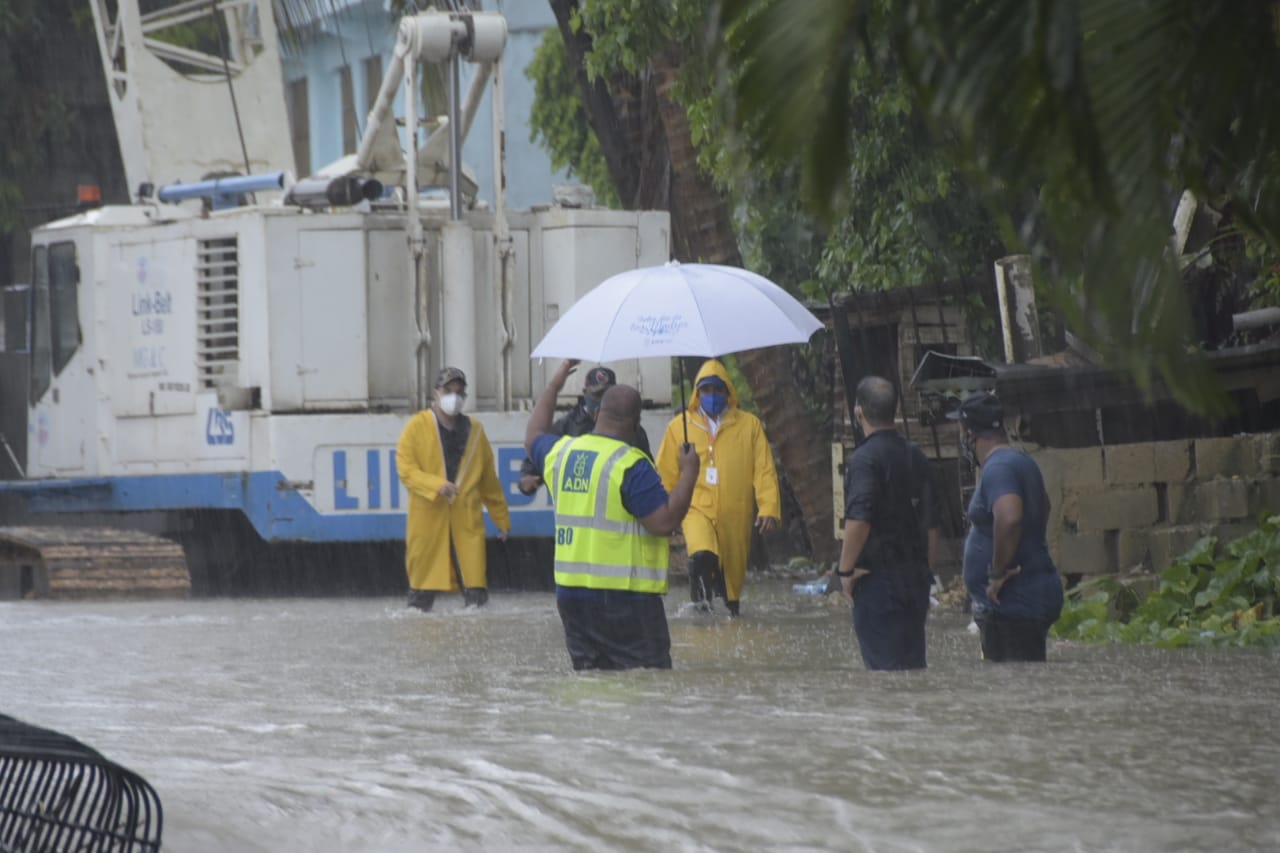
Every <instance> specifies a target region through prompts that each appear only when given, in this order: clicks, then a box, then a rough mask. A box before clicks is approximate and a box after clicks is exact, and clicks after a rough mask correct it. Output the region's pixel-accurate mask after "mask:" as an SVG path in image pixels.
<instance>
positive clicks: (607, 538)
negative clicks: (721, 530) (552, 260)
mask: <svg viewBox="0 0 1280 853" xmlns="http://www.w3.org/2000/svg"><path fill="white" fill-rule="evenodd" d="M577 363H578V362H577V361H576V360H575V359H569V360H566V361H564V362H562V363H561V365H560V367H559V368H558V369H557V370H556V372H555V374H554V375H553V376H552V377H551V380H550V381H549V382H548V383H547V387H546V388H545V389H544V390H543V392H542V395H541V396H540V397H539V398H538V402H537V404H536V405H535V406H534V408H533V414H532V415H530V417H529V425H528V427H527V428H526V429H525V451H526V452H527V453H528V454H529V458H530V459H532V460H533V461H534V463H535V464H537V465H539V466H540V467H541V470H542V472H543V474H542V476H543V479H544V480H545V481H546V483H547V489H548V491H549V492H550V493H551V499H552V501H553V502H554V503H555V518H556V534H555V542H556V557H555V579H556V608H557V610H559V612H560V621H561V623H562V624H563V625H564V636H565V645H566V646H567V648H568V650H569V657H570V660H572V662H573V668H574V669H578V670H580V669H631V668H633V667H653V668H660V669H670V668H671V635H670V633H669V632H668V629H667V614H666V611H665V609H664V608H663V601H662V599H663V596H664V595H665V594H666V592H667V558H668V543H667V536H669V535H670V534H671V532H672V531H673V530H675V529H676V527H677V526H678V525H679V524H680V521H681V519H682V518H684V515H685V513H686V512H687V511H688V509H689V500H690V498H691V497H692V495H693V485H694V483H695V482H696V481H697V478H698V457H697V454H696V453H695V452H694V451H693V450H692V449H691V448H685V449H684V450H683V451H680V452H679V453H678V464H679V468H680V474H679V476H678V478H677V480H676V483H675V487H674V488H673V490H672V491H671V493H670V494H668V493H667V491H666V489H664V488H663V486H662V481H661V480H660V479H659V477H658V474H657V471H655V470H654V468H653V464H652V463H651V462H650V461H649V457H648V456H647V455H645V453H643V452H642V451H641V450H639V449H638V448H636V447H635V441H636V431H637V429H638V428H639V426H640V394H639V393H638V392H637V391H636V389H634V388H632V387H630V386H627V385H614V386H613V387H611V388H609V389H608V390H607V391H605V393H604V395H603V396H602V397H601V398H600V409H599V410H598V411H597V413H596V418H595V428H594V430H593V431H592V432H590V433H587V434H585V435H581V436H558V435H555V434H554V433H551V432H549V430H550V428H551V416H552V414H553V413H554V411H555V404H556V397H557V396H559V394H560V390H561V389H562V388H563V387H564V384H565V381H566V380H567V379H568V378H569V374H570V373H571V372H572V371H573V368H574V366H575V365H577Z"/></svg>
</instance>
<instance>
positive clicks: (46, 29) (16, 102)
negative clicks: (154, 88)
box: [0, 0, 82, 232]
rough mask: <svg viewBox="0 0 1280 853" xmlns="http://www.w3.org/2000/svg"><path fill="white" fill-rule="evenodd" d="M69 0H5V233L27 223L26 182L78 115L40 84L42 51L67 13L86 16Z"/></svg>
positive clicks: (1, 72) (1, 9)
mask: <svg viewBox="0 0 1280 853" xmlns="http://www.w3.org/2000/svg"><path fill="white" fill-rule="evenodd" d="M68 6H69V0H52V2H48V3H35V2H31V0H0V92H4V93H5V96H4V97H3V98H0V126H2V127H4V128H5V131H4V135H3V137H0V232H2V231H11V230H15V229H18V228H21V227H23V226H24V224H25V219H24V214H23V207H24V205H25V204H26V203H27V201H26V197H25V196H24V194H23V190H22V187H23V182H24V181H25V180H26V179H28V178H29V176H30V175H32V174H38V173H40V172H42V171H45V170H46V169H47V168H48V164H49V162H50V156H49V153H50V151H51V150H54V149H56V148H57V147H59V146H64V145H66V143H67V140H68V138H69V136H70V133H71V128H72V125H73V119H74V117H73V116H72V115H71V114H70V112H69V110H68V109H67V106H66V103H65V102H64V101H63V100H62V98H60V97H58V96H57V95H55V94H53V93H51V92H50V91H49V90H48V89H47V88H46V87H44V86H43V85H41V80H42V74H43V67H42V65H41V63H42V61H43V56H42V54H43V51H44V50H45V49H46V48H47V41H46V40H47V39H48V38H49V36H50V35H51V33H52V32H53V31H54V30H55V28H57V27H59V26H65V25H64V24H63V23H62V22H63V21H64V20H66V19H67V18H71V19H72V20H73V24H74V23H75V22H78V21H81V20H82V19H81V18H80V16H78V15H75V14H74V11H75V10H73V9H70V8H68Z"/></svg>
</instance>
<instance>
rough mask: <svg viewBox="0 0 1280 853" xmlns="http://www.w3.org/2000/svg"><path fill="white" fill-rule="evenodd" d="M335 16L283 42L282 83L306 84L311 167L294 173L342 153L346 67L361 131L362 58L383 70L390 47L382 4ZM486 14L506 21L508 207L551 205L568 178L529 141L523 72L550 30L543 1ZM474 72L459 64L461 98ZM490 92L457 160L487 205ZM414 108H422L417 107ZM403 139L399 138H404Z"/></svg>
mask: <svg viewBox="0 0 1280 853" xmlns="http://www.w3.org/2000/svg"><path fill="white" fill-rule="evenodd" d="M333 6H334V8H335V9H336V10H337V11H336V12H335V13H333V14H330V15H328V16H326V17H325V18H323V19H321V20H319V21H317V22H316V23H315V24H314V25H313V26H312V27H311V29H310V30H309V31H308V33H307V37H306V38H305V39H303V41H302V44H301V45H300V46H298V47H290V46H288V45H282V48H281V54H282V62H283V65H284V78H285V84H286V85H288V84H289V83H290V82H291V81H294V80H298V79H300V78H304V77H305V78H306V80H307V99H308V112H309V128H308V129H309V136H310V146H311V162H310V163H299V164H297V168H298V172H299V173H300V174H301V175H305V174H310V173H312V172H314V171H316V170H317V169H319V168H321V167H323V166H325V165H326V164H328V163H332V162H333V161H335V160H337V159H339V158H340V157H342V156H343V155H344V154H347V153H352V152H344V151H343V150H342V92H341V83H340V73H341V69H342V68H343V67H344V65H346V66H348V67H349V68H350V69H351V82H352V90H353V93H354V96H355V104H356V113H357V116H358V119H359V125H360V129H361V130H363V129H364V124H365V119H366V117H367V116H368V114H369V108H370V106H371V104H370V103H368V98H367V96H366V92H368V89H369V86H368V85H367V84H366V80H365V63H364V60H365V59H367V58H368V57H370V56H373V55H378V56H381V57H382V68H383V70H384V71H385V70H386V68H387V65H388V64H389V63H390V60H391V53H392V50H393V49H394V47H395V39H396V24H397V21H396V20H395V19H394V18H393V17H392V16H391V13H390V11H389V9H388V7H389V4H388V3H387V2H386V0H335V2H334V3H333ZM484 6H485V10H486V11H496V12H501V13H502V14H503V15H504V16H505V17H506V19H507V46H506V50H505V52H504V54H503V63H502V83H503V89H504V101H505V104H506V111H505V119H504V120H505V125H506V152H507V162H506V175H507V206H508V207H511V208H528V207H532V206H533V205H537V204H547V203H549V202H550V201H551V186H552V184H554V183H563V182H565V181H567V180H568V177H567V175H566V173H565V172H564V171H563V170H561V171H555V170H553V169H552V168H551V161H550V159H549V158H548V157H547V155H546V153H545V152H543V150H542V149H541V148H539V147H538V146H537V145H536V144H535V143H533V142H531V141H530V139H529V112H530V110H531V109H532V106H533V83H532V82H531V81H529V80H528V79H526V78H525V75H524V71H525V68H526V67H527V66H528V64H529V62H530V61H531V60H532V59H533V55H534V53H535V51H536V50H537V48H538V44H539V43H540V42H541V40H542V34H543V32H545V31H546V30H547V29H548V28H554V27H555V25H556V22H555V16H554V15H553V14H552V12H551V7H550V5H549V4H548V3H547V2H545V0H505V2H504V0H497V2H493V0H490V2H486V3H485V4H484ZM475 73H476V67H475V66H474V65H472V64H470V63H466V62H464V63H462V74H463V77H462V86H461V92H462V96H463V97H464V98H465V97H466V92H467V87H468V86H469V85H470V82H471V79H472V77H473V76H474V75H475ZM489 91H490V90H489V89H488V88H486V94H485V98H484V101H483V102H482V103H481V105H480V109H479V110H478V111H477V113H476V118H475V121H474V123H473V124H472V126H471V131H470V133H469V134H468V135H467V139H466V140H465V142H464V143H463V149H462V159H463V162H464V163H465V164H466V165H467V166H468V167H469V168H470V169H471V170H472V171H473V173H474V174H475V177H476V180H477V182H478V184H479V190H478V195H479V197H480V198H481V199H483V200H485V201H486V202H488V203H489V204H490V205H492V204H493V124H492V115H493V113H492V105H491V102H490V95H489ZM403 100H404V99H403V95H400V96H398V97H397V98H396V100H395V112H396V115H397V116H403V114H404V104H403ZM420 110H421V107H420ZM402 138H406V139H407V137H404V136H403V131H402Z"/></svg>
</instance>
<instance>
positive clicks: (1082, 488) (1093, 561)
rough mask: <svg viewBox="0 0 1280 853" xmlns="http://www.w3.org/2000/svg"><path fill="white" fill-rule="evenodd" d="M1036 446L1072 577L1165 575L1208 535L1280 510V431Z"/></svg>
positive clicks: (1053, 526)
mask: <svg viewBox="0 0 1280 853" xmlns="http://www.w3.org/2000/svg"><path fill="white" fill-rule="evenodd" d="M1026 449H1027V450H1028V451H1029V452H1030V453H1031V455H1032V457H1033V458H1034V459H1035V460H1036V462H1037V463H1039V465H1040V469H1041V471H1042V472H1043V473H1044V479H1045V487H1046V488H1047V489H1048V491H1049V498H1050V500H1051V501H1052V505H1053V508H1052V512H1051V515H1050V518H1049V548H1050V552H1051V553H1052V554H1053V557H1054V560H1055V561H1056V562H1057V564H1058V568H1059V569H1060V570H1061V571H1062V572H1063V574H1082V575H1096V574H1104V573H1111V572H1121V573H1124V572H1128V571H1132V570H1134V569H1138V568H1142V569H1146V570H1148V571H1156V572H1159V571H1163V570H1164V569H1165V568H1167V567H1168V566H1169V564H1170V563H1171V562H1173V560H1174V559H1176V558H1177V557H1178V556H1180V555H1181V554H1182V553H1183V552H1185V551H1186V550H1187V549H1189V548H1190V547H1191V546H1192V545H1194V544H1195V543H1196V541H1197V540H1198V539H1199V538H1200V537H1202V536H1209V535H1215V536H1218V537H1219V538H1220V539H1222V540H1225V541H1230V540H1231V539H1235V538H1237V537H1239V536H1241V535H1244V534H1245V533H1248V532H1249V531H1250V530H1252V529H1253V528H1254V526H1255V525H1256V523H1257V519H1258V516H1259V515H1260V514H1262V513H1263V512H1272V513H1275V512H1280V432H1272V433H1262V434H1257V435H1241V436H1233V437H1230V438H1197V439H1185V440H1179V441H1159V442H1146V443H1140V444H1121V445H1113V446H1110V447H1091V448H1083V449H1076V450H1054V449H1043V448H1042V449H1034V448H1026Z"/></svg>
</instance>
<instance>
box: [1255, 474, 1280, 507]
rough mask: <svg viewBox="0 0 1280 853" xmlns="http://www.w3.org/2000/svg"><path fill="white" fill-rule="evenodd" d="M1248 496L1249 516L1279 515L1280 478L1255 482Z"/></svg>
mask: <svg viewBox="0 0 1280 853" xmlns="http://www.w3.org/2000/svg"><path fill="white" fill-rule="evenodd" d="M1250 494H1251V497H1252V500H1251V502H1250V504H1251V505H1250V507H1249V514H1250V515H1254V516H1256V515H1260V514H1261V513H1264V512H1265V513H1267V514H1268V515H1275V514H1276V513H1280V477H1271V478H1269V479H1266V480H1255V481H1254V482H1253V487H1252V489H1251V490H1250Z"/></svg>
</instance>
